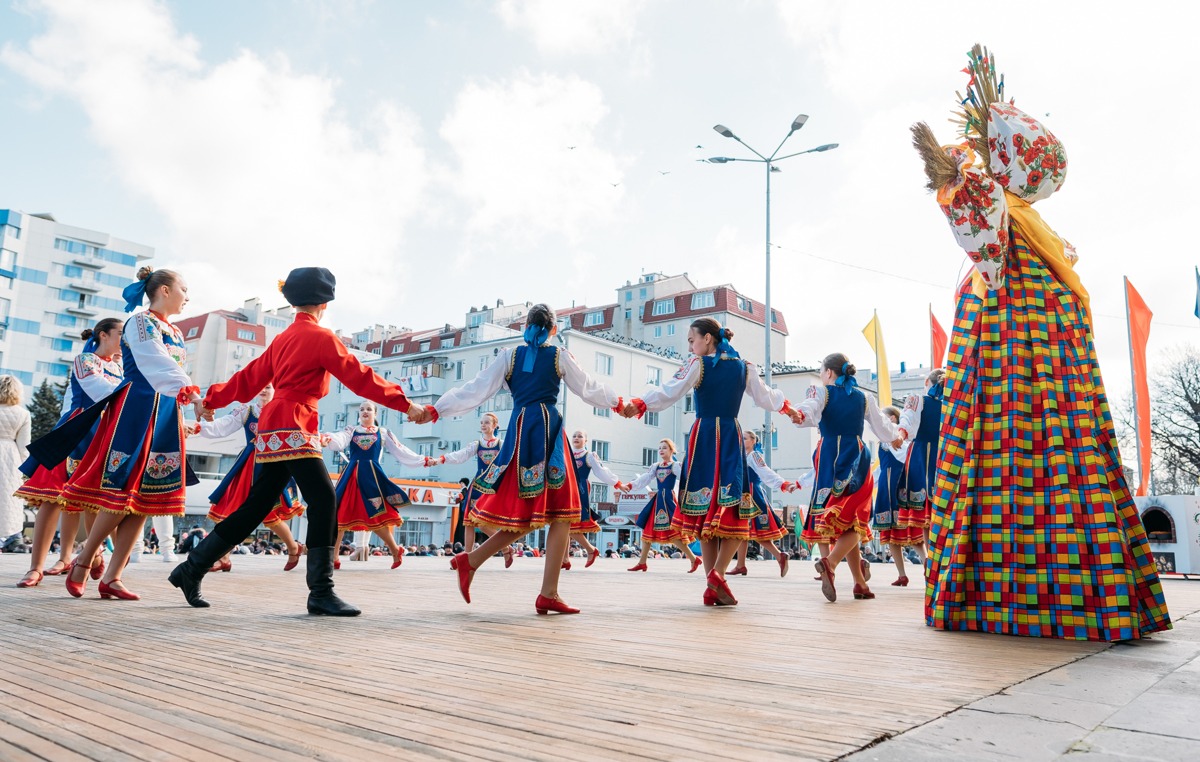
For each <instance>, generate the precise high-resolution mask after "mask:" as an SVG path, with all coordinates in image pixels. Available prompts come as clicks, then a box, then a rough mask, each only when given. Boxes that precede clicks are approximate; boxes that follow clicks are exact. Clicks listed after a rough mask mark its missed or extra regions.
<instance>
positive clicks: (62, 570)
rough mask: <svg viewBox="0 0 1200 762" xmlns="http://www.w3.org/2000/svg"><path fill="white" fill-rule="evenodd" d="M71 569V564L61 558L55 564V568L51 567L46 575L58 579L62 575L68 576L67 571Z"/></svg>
mask: <svg viewBox="0 0 1200 762" xmlns="http://www.w3.org/2000/svg"><path fill="white" fill-rule="evenodd" d="M70 568H71V562H70V561H64V560H62V559H61V558H60V559H58V560H57V561H55V562H54V566H51V567H50V568H49V569H47V570H46V571H45V575H46V576H47V577H57V576H58V575H60V574H66V573H67V570H69V569H70Z"/></svg>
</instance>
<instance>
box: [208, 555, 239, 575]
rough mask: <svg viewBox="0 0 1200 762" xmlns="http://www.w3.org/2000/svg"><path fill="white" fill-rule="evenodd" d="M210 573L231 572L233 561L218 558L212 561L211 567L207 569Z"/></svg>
mask: <svg viewBox="0 0 1200 762" xmlns="http://www.w3.org/2000/svg"><path fill="white" fill-rule="evenodd" d="M208 570H209V571H210V572H227V571H233V561H230V560H229V559H227V558H219V559H217V560H216V561H213V565H212V566H210V567H208Z"/></svg>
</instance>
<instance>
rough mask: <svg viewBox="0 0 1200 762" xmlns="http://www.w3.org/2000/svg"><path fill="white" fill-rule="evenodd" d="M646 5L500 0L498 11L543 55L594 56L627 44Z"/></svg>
mask: <svg viewBox="0 0 1200 762" xmlns="http://www.w3.org/2000/svg"><path fill="white" fill-rule="evenodd" d="M644 6H645V1H644V0H570V1H569V2H564V1H563V0H500V2H498V3H497V4H496V12H497V13H498V14H499V15H500V19H501V20H502V21H503V22H504V25H505V26H507V27H509V28H510V29H518V30H522V31H525V32H528V33H529V35H530V36H531V37H532V38H533V42H534V44H535V45H536V46H537V47H538V49H539V50H541V51H542V52H544V53H550V54H554V55H563V54H576V53H584V54H595V53H600V52H603V51H604V50H606V49H607V48H610V47H614V46H617V45H620V44H628V43H629V42H630V40H631V39H632V38H633V33H634V29H635V27H636V22H637V17H638V14H639V13H641V11H642V9H643V7H644Z"/></svg>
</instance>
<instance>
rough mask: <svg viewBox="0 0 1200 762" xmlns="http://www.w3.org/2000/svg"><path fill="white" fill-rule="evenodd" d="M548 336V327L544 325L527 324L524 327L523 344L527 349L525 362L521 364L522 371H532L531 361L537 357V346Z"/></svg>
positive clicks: (544, 341)
mask: <svg viewBox="0 0 1200 762" xmlns="http://www.w3.org/2000/svg"><path fill="white" fill-rule="evenodd" d="M548 338H550V329H549V328H547V327H546V326H538V325H529V326H526V327H525V345H526V346H528V347H529V351H528V352H526V353H525V362H524V363H522V365H521V372H522V373H529V372H531V371H533V361H534V360H536V359H537V350H538V347H540V346H541V345H543V344H545V343H546V339H548Z"/></svg>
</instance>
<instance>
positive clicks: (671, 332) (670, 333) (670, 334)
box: [667, 325, 675, 336]
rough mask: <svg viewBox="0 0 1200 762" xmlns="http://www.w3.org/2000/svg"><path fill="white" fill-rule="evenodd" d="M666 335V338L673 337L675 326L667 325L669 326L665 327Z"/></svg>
mask: <svg viewBox="0 0 1200 762" xmlns="http://www.w3.org/2000/svg"><path fill="white" fill-rule="evenodd" d="M667 335H668V336H674V335H675V326H674V325H669V326H667Z"/></svg>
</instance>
